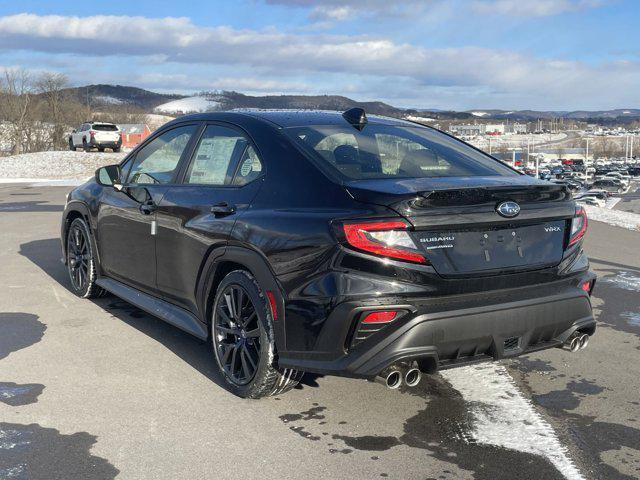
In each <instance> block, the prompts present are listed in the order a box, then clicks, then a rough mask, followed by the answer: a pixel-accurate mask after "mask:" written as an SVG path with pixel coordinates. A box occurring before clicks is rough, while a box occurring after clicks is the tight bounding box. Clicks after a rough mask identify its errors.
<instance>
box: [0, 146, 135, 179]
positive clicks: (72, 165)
mask: <svg viewBox="0 0 640 480" xmlns="http://www.w3.org/2000/svg"><path fill="white" fill-rule="evenodd" d="M125 155H126V153H123V152H121V153H111V152H109V153H107V152H103V153H100V152H89V153H85V152H72V151H71V150H68V151H59V152H37V153H25V154H22V155H14V156H11V157H0V181H1V182H2V183H8V182H14V181H29V182H32V181H43V180H85V179H87V178H89V177H91V176H92V175H93V174H94V173H95V171H96V169H98V168H99V167H102V166H104V165H113V164H114V163H118V162H120V160H122V158H124V156H125Z"/></svg>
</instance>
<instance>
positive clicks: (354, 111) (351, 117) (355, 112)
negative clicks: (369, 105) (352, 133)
mask: <svg viewBox="0 0 640 480" xmlns="http://www.w3.org/2000/svg"><path fill="white" fill-rule="evenodd" d="M342 117H343V118H344V119H345V120H346V121H347V122H349V123H350V124H351V126H352V127H353V128H355V129H357V130H360V131H362V129H363V128H364V127H365V125H366V124H367V122H368V121H369V120H367V114H366V113H365V112H364V108H360V107H354V108H350V109H349V110H347V111H345V112H344V113H343V114H342Z"/></svg>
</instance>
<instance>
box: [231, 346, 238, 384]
mask: <svg viewBox="0 0 640 480" xmlns="http://www.w3.org/2000/svg"><path fill="white" fill-rule="evenodd" d="M232 348H233V353H232V354H231V365H230V370H231V375H233V376H234V377H235V376H236V361H237V360H238V346H237V345H234V346H233V347H232Z"/></svg>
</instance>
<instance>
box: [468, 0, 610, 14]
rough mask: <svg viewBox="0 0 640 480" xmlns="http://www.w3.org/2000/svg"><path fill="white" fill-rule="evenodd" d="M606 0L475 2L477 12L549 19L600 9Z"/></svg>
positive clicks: (476, 0) (493, 0) (497, 0)
mask: <svg viewBox="0 0 640 480" xmlns="http://www.w3.org/2000/svg"><path fill="white" fill-rule="evenodd" d="M604 3H605V0H527V1H523V0H475V1H473V3H472V6H473V8H474V10H475V11H477V12H479V13H486V14H494V15H495V14H497V15H510V16H517V17H548V16H551V15H560V14H562V13H566V12H576V11H579V10H584V9H587V8H594V7H599V6H601V5H603V4H604Z"/></svg>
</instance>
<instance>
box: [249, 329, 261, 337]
mask: <svg viewBox="0 0 640 480" xmlns="http://www.w3.org/2000/svg"><path fill="white" fill-rule="evenodd" d="M246 333H247V338H258V337H259V336H260V329H259V328H254V329H253V330H247V332H246Z"/></svg>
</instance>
